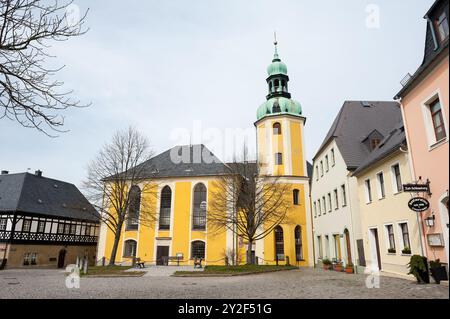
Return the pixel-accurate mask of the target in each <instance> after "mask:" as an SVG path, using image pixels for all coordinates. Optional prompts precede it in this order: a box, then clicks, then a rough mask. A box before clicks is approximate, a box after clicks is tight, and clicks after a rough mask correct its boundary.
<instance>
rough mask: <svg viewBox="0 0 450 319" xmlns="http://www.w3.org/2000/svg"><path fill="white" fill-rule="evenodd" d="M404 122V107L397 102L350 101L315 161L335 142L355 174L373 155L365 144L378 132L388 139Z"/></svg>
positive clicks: (345, 104)
mask: <svg viewBox="0 0 450 319" xmlns="http://www.w3.org/2000/svg"><path fill="white" fill-rule="evenodd" d="M364 105H369V106H364ZM401 119H402V115H401V111H400V105H399V104H398V103H397V102H394V101H346V102H344V105H343V106H342V108H341V110H340V111H339V113H338V115H337V117H336V119H335V120H334V122H333V124H332V125H331V128H330V130H329V131H328V133H327V135H326V137H325V139H324V141H323V143H322V145H321V146H320V148H319V150H318V151H317V153H316V155H315V156H314V158H313V160H315V159H316V158H317V156H318V155H319V154H320V153H321V152H322V150H323V149H324V148H325V147H326V145H327V144H328V143H329V142H330V141H331V140H332V139H335V140H336V144H337V146H338V148H339V151H340V153H341V155H342V157H343V158H344V161H345V164H346V165H347V168H348V169H349V170H354V169H356V168H357V167H358V166H359V165H361V163H362V162H363V161H364V160H365V159H366V158H367V156H368V155H369V154H370V151H369V149H368V148H367V147H366V146H365V145H364V144H363V143H362V141H363V140H364V139H365V138H366V137H367V136H368V135H369V134H370V133H371V132H373V131H374V130H375V129H376V130H377V131H378V132H380V133H381V134H383V136H384V137H386V136H387V135H388V134H389V132H390V131H391V129H392V127H394V125H395V124H396V123H398V122H400V121H401Z"/></svg>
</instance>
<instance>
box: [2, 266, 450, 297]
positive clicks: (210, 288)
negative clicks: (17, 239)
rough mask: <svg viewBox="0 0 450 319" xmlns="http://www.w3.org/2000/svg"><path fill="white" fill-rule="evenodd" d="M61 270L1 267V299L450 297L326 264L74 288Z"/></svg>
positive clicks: (438, 288) (444, 289) (90, 281)
mask: <svg viewBox="0 0 450 319" xmlns="http://www.w3.org/2000/svg"><path fill="white" fill-rule="evenodd" d="M65 276H66V274H65V273H64V272H63V271H61V270H54V269H53V270H50V269H33V270H14V269H11V270H5V271H1V272H0V298H2V299H4V298H83V299H85V298H89V299H91V298H120V299H123V298H164V299H171V298H180V299H191V298H194V297H195V298H199V299H211V298H217V299H235V298H237V299H239V298H251V299H253V298H254V299H268V298H274V299H303V298H308V299H309V298H320V299H334V298H344V299H361V298H363V299H405V298H408V299H410V298H415V299H448V298H449V290H448V285H442V284H441V285H436V284H429V285H418V284H416V283H415V282H414V281H410V280H405V279H399V278H392V277H385V276H381V277H380V287H379V288H372V289H369V288H367V286H366V279H367V276H365V275H349V274H345V273H336V272H332V271H323V270H321V269H299V270H291V271H282V272H275V273H266V274H258V275H249V276H234V277H209V278H208V277H202V278H180V277H170V276H168V275H167V273H162V274H161V276H157V275H148V276H147V275H146V276H143V277H132V278H123V277H121V278H81V281H80V288H79V289H75V288H74V289H68V288H66V285H65V278H66V277H65Z"/></svg>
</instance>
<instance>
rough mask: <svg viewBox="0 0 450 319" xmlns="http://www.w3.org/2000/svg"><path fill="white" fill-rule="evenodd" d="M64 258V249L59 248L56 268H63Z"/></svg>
mask: <svg viewBox="0 0 450 319" xmlns="http://www.w3.org/2000/svg"><path fill="white" fill-rule="evenodd" d="M65 259H66V250H65V249H61V250H60V251H59V255H58V268H64V263H65Z"/></svg>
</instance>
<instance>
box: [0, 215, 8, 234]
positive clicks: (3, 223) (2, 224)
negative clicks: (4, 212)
mask: <svg viewBox="0 0 450 319" xmlns="http://www.w3.org/2000/svg"><path fill="white" fill-rule="evenodd" d="M7 227H8V218H6V217H1V218H0V231H6V229H7Z"/></svg>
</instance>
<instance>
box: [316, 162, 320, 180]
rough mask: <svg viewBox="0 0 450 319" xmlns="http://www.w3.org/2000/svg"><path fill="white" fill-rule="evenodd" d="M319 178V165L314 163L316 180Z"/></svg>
mask: <svg viewBox="0 0 450 319" xmlns="http://www.w3.org/2000/svg"><path fill="white" fill-rule="evenodd" d="M318 180H319V166H317V165H316V181H318Z"/></svg>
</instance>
